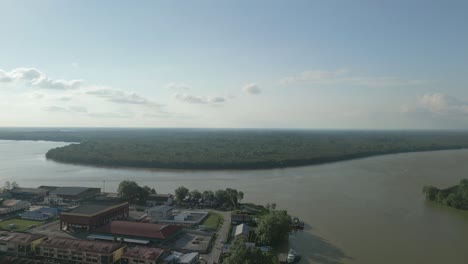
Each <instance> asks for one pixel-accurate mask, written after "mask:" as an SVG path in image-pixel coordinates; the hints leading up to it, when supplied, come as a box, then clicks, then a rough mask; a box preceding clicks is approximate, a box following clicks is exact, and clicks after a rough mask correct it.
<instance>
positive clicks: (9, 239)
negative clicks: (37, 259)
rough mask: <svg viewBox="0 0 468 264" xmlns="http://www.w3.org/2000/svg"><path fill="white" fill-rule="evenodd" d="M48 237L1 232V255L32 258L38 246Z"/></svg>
mask: <svg viewBox="0 0 468 264" xmlns="http://www.w3.org/2000/svg"><path fill="white" fill-rule="evenodd" d="M46 238H47V237H46V236H44V235H39V234H28V233H18V232H7V231H0V253H1V254H6V255H12V256H30V255H32V254H34V252H35V250H36V246H37V245H38V244H39V243H40V242H41V241H42V240H44V239H46Z"/></svg>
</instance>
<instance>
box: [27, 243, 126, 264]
mask: <svg viewBox="0 0 468 264" xmlns="http://www.w3.org/2000/svg"><path fill="white" fill-rule="evenodd" d="M125 247H126V246H125V245H123V244H119V243H110V242H102V241H91V240H78V239H72V238H63V237H50V238H48V239H46V240H43V241H41V242H40V243H39V244H38V245H37V249H36V256H38V257H41V258H43V259H46V260H49V261H51V262H54V263H76V264H78V263H82V264H91V263H92V264H96V263H97V264H113V263H120V259H121V257H122V255H123V253H124V251H125Z"/></svg>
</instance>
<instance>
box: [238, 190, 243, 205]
mask: <svg viewBox="0 0 468 264" xmlns="http://www.w3.org/2000/svg"><path fill="white" fill-rule="evenodd" d="M237 200H238V201H239V203H240V202H241V201H242V200H244V192H243V191H239V192H238V193H237Z"/></svg>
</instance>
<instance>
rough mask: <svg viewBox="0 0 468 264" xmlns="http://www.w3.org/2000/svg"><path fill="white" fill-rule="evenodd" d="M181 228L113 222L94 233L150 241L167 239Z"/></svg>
mask: <svg viewBox="0 0 468 264" xmlns="http://www.w3.org/2000/svg"><path fill="white" fill-rule="evenodd" d="M182 228H183V227H181V226H175V225H159V224H149V223H140V222H127V221H113V222H111V223H109V224H107V225H105V226H103V227H100V228H97V229H96V230H95V232H96V233H105V234H113V235H122V236H131V237H143V238H152V239H161V240H164V239H168V238H170V237H171V236H173V235H174V234H175V233H177V232H178V231H180V230H182Z"/></svg>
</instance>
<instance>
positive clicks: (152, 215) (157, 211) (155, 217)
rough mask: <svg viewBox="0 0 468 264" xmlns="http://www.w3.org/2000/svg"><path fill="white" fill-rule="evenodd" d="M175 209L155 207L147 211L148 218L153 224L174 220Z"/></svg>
mask: <svg viewBox="0 0 468 264" xmlns="http://www.w3.org/2000/svg"><path fill="white" fill-rule="evenodd" d="M173 209H174V208H173V207H172V206H168V205H160V206H155V207H153V208H150V209H148V210H147V213H148V218H149V219H150V221H151V222H152V223H155V222H158V221H161V220H172V217H173V215H172V210H173Z"/></svg>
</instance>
